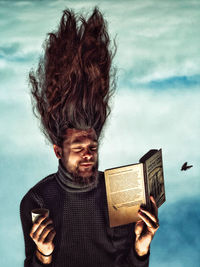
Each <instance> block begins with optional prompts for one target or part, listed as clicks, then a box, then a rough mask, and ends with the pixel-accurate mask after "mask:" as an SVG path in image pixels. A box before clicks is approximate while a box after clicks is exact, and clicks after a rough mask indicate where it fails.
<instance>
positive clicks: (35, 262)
mask: <svg viewBox="0 0 200 267" xmlns="http://www.w3.org/2000/svg"><path fill="white" fill-rule="evenodd" d="M32 263H33V267H43V266H47V267H50V266H51V263H49V264H44V263H42V262H41V261H39V260H38V258H37V256H36V255H35V254H34V255H33V261H32Z"/></svg>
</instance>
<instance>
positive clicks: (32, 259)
mask: <svg viewBox="0 0 200 267" xmlns="http://www.w3.org/2000/svg"><path fill="white" fill-rule="evenodd" d="M41 207H43V203H42V200H41V199H39V198H38V196H37V195H36V194H35V193H34V192H33V191H32V190H30V191H29V192H28V193H27V194H26V195H25V196H24V198H23V199H22V201H21V204H20V217H21V223H22V229H23V233H24V242H25V255H26V258H25V261H24V267H41V266H51V265H50V264H48V265H47V264H46V265H44V264H42V263H41V262H40V261H39V260H38V259H37V257H36V256H35V251H36V245H35V243H34V241H33V240H32V239H31V237H30V235H29V233H30V231H31V228H32V225H33V224H32V220H31V210H33V209H36V208H41Z"/></svg>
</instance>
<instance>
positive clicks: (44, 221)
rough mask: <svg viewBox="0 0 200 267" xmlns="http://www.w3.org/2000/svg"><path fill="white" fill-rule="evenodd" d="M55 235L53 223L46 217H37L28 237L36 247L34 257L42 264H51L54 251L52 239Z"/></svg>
mask: <svg viewBox="0 0 200 267" xmlns="http://www.w3.org/2000/svg"><path fill="white" fill-rule="evenodd" d="M55 235H56V232H55V230H54V227H53V221H52V220H51V219H50V218H48V217H47V216H40V217H38V218H37V220H36V221H35V223H34V224H33V227H32V229H31V232H30V237H31V238H32V239H33V241H34V242H35V244H36V246H37V250H38V251H36V256H37V258H38V259H39V260H40V261H41V262H42V263H51V261H52V255H51V254H52V252H53V250H54V244H53V239H54V237H55ZM42 254H44V255H46V256H44V255H42ZM48 255H49V256H48Z"/></svg>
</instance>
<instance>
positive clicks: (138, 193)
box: [105, 164, 146, 227]
mask: <svg viewBox="0 0 200 267" xmlns="http://www.w3.org/2000/svg"><path fill="white" fill-rule="evenodd" d="M105 181H106V193H107V200H108V212H109V220H110V226H111V227H113V226H117V225H122V224H127V223H130V222H134V221H137V220H138V219H139V217H138V215H137V211H138V209H139V207H140V205H141V204H142V203H144V204H145V203H146V202H145V192H144V176H143V164H134V165H129V166H125V167H119V168H115V169H109V170H106V171H105Z"/></svg>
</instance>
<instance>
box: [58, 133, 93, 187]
mask: <svg viewBox="0 0 200 267" xmlns="http://www.w3.org/2000/svg"><path fill="white" fill-rule="evenodd" d="M54 150H55V147H54ZM60 159H61V162H62V164H63V166H64V167H65V168H66V169H67V171H68V172H69V173H71V174H72V176H73V177H74V179H75V180H76V181H77V182H78V183H81V184H87V183H90V182H93V181H94V179H96V176H97V169H98V141H97V136H96V133H95V131H94V130H93V129H88V130H77V129H68V130H67V133H66V139H65V141H64V142H63V147H62V148H61V157H60Z"/></svg>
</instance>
